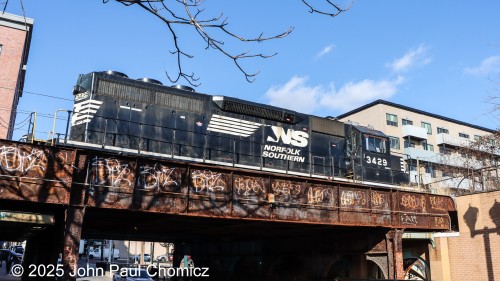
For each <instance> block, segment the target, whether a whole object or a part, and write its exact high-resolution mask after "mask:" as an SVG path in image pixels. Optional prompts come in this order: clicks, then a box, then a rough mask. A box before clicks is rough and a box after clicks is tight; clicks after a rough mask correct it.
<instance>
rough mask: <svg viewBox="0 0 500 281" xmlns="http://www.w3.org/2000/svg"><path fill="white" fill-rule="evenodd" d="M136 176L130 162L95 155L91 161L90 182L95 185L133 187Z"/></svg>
mask: <svg viewBox="0 0 500 281" xmlns="http://www.w3.org/2000/svg"><path fill="white" fill-rule="evenodd" d="M134 178H135V174H134V172H133V169H132V168H131V167H130V164H129V163H126V162H124V161H120V160H119V159H116V158H102V157H95V158H93V159H92V161H91V175H90V183H91V184H93V185H98V186H110V187H123V188H132V187H133V184H134Z"/></svg>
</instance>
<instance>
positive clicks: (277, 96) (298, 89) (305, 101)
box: [266, 76, 324, 113]
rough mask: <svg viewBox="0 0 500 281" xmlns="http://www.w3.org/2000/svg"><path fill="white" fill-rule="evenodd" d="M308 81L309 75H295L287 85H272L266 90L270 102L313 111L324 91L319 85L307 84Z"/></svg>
mask: <svg viewBox="0 0 500 281" xmlns="http://www.w3.org/2000/svg"><path fill="white" fill-rule="evenodd" d="M306 81H307V77H297V76H294V77H292V79H290V81H288V82H287V83H286V84H285V85H282V86H278V87H276V86H273V87H271V88H270V89H269V90H267V92H266V98H267V99H269V104H270V105H274V106H279V107H283V108H288V109H293V110H297V111H299V112H304V113H311V112H313V111H314V110H315V109H316V108H317V107H318V103H317V102H318V100H319V99H320V97H321V96H322V95H323V94H324V93H323V92H322V91H323V90H322V89H321V87H319V86H316V87H311V86H307V85H306V83H305V82H306Z"/></svg>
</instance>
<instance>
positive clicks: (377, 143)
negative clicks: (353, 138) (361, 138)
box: [365, 135, 386, 153]
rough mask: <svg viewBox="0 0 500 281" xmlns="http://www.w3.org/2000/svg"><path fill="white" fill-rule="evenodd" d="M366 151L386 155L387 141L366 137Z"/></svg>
mask: <svg viewBox="0 0 500 281" xmlns="http://www.w3.org/2000/svg"><path fill="white" fill-rule="evenodd" d="M365 143H366V150H367V151H371V152H376V153H386V145H385V143H386V139H384V138H380V137H375V136H368V135H365Z"/></svg>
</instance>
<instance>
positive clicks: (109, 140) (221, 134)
mask: <svg viewBox="0 0 500 281" xmlns="http://www.w3.org/2000/svg"><path fill="white" fill-rule="evenodd" d="M73 94H74V112H73V117H72V120H71V134H70V141H71V143H73V144H77V145H90V146H92V145H93V146H96V145H97V146H99V147H102V148H108V149H114V150H122V151H126V152H130V153H143V154H150V155H155V156H160V157H168V158H176V159H180V160H186V161H198V162H205V163H213V164H218V165H231V166H235V167H240V168H248V169H259V170H267V171H272V172H279V173H288V174H295V175H303V176H313V177H324V178H333V177H337V178H351V179H356V180H363V181H371V182H380V183H387V184H398V183H401V182H405V181H408V175H407V174H406V173H405V172H404V171H402V168H401V158H400V157H395V156H391V154H390V147H389V139H388V137H387V136H386V135H385V134H384V133H382V132H380V131H376V130H373V129H370V128H366V127H362V126H356V125H353V124H344V123H342V122H340V121H337V120H335V119H333V118H322V117H317V116H312V115H307V114H302V113H299V112H296V111H292V110H287V109H283V108H278V107H273V106H269V105H263V104H258V103H253V102H249V101H245V100H240V99H236V98H232V97H226V96H215V95H207V94H201V93H197V92H194V91H193V90H192V89H191V88H189V87H182V86H180V87H175V86H174V87H168V86H163V85H161V83H160V82H159V81H156V80H153V79H146V78H144V79H139V80H135V79H130V78H128V77H127V76H126V75H125V74H122V73H119V72H112V71H108V72H92V73H89V74H84V75H80V77H79V78H78V82H77V85H76V86H75V88H74V91H73Z"/></svg>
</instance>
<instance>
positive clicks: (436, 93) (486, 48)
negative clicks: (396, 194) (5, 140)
mask: <svg viewBox="0 0 500 281" xmlns="http://www.w3.org/2000/svg"><path fill="white" fill-rule="evenodd" d="M318 2H319V1H318ZM19 3H20V2H19V0H10V2H9V5H8V7H7V12H9V13H14V14H22V11H21V9H20V4H19ZM283 3H285V1H210V0H206V1H205V5H204V6H205V7H206V10H205V12H204V13H205V14H206V15H207V16H209V17H213V16H217V15H219V14H220V12H224V16H225V17H228V22H229V26H228V28H229V29H230V30H231V31H234V32H235V33H238V34H240V35H243V36H247V37H252V36H258V35H259V34H260V33H261V32H264V34H265V35H272V34H276V33H280V32H283V31H285V30H286V29H287V28H289V27H291V26H292V27H294V31H293V32H292V33H291V34H290V35H289V36H288V37H286V38H284V39H279V40H273V41H268V42H263V43H258V44H257V43H256V44H248V45H247V44H240V43H236V42H234V41H231V40H225V42H226V45H225V46H227V48H228V49H229V50H232V51H235V52H242V51H247V50H250V51H252V52H256V53H264V54H272V53H274V52H277V53H278V54H277V55H276V56H274V57H272V58H270V59H251V60H247V61H244V62H243V65H244V67H245V68H246V69H247V70H248V71H249V72H254V71H260V74H259V75H258V76H257V77H256V80H255V82H254V83H248V82H247V81H246V80H245V78H244V76H243V75H242V74H241V73H240V72H239V71H238V70H237V68H236V67H235V66H234V64H233V62H232V61H231V60H228V59H226V58H224V57H223V56H222V55H220V54H219V53H217V52H216V51H214V50H206V49H205V48H204V47H205V45H204V44H203V42H202V41H201V40H200V39H199V38H198V37H197V35H196V34H195V33H193V31H192V30H190V29H188V28H186V27H182V28H178V35H179V43H180V44H181V46H182V47H183V48H184V50H186V51H188V52H189V53H190V54H192V55H194V58H193V59H190V60H185V61H184V65H183V67H184V68H185V71H186V72H188V73H190V72H194V73H195V74H196V75H197V76H198V77H200V78H201V80H200V82H201V83H202V84H201V86H199V87H198V88H197V91H199V92H202V93H207V94H214V95H226V96H233V97H238V98H241V99H247V100H251V101H254V102H260V103H266V104H272V105H276V106H280V107H285V108H291V109H294V110H297V111H300V112H305V113H311V114H315V115H318V116H328V115H332V116H336V115H339V114H341V113H344V112H346V111H348V110H351V109H354V108H356V107H358V106H361V105H363V104H366V103H368V102H371V101H373V100H376V99H379V98H381V99H386V100H389V101H392V102H396V103H400V104H403V105H407V106H411V107H415V108H418V109H421V110H425V111H429V112H432V113H436V114H440V115H444V116H448V117H451V118H455V119H458V120H461V121H465V122H469V123H473V124H477V125H481V126H484V127H488V128H493V129H494V128H498V127H500V120H499V119H498V117H495V116H492V115H491V114H488V112H489V111H490V110H491V109H492V108H493V106H492V105H490V104H488V103H487V102H485V100H486V99H487V97H488V96H492V95H498V90H499V89H500V85H499V84H500V74H499V73H500V28H499V26H500V17H499V16H498V11H500V1H495V0H485V1H480V2H470V1H467V2H465V1H448V0H443V1H430V0H421V1H388V0H378V1H373V0H358V1H355V2H354V3H353V5H352V7H351V9H350V10H349V11H348V12H346V13H343V14H341V15H339V16H337V17H335V18H331V17H327V16H321V15H318V14H310V13H309V12H308V10H307V7H306V6H305V5H304V4H302V2H301V1H299V0H295V1H286V5H285V4H283ZM339 3H341V4H344V5H348V4H349V3H350V2H348V1H344V0H340V1H339ZM23 4H24V8H25V11H26V16H28V17H30V18H33V19H34V20H35V27H34V33H33V38H32V43H31V51H30V56H29V61H28V70H27V76H26V83H25V91H28V92H34V93H38V94H43V95H49V96H55V97H60V98H64V99H72V95H71V91H72V86H73V85H74V84H75V82H76V79H77V76H78V74H81V73H88V72H92V71H101V70H118V71H121V72H124V73H126V74H128V76H129V77H131V78H142V77H150V78H155V79H158V80H161V81H162V82H163V83H164V84H166V85H170V84H171V83H170V82H169V81H168V79H167V78H166V76H165V70H167V71H169V73H175V71H176V59H175V57H174V56H172V55H170V54H169V51H170V50H172V49H173V45H172V38H171V37H170V35H169V34H168V33H167V28H166V26H165V25H163V24H162V23H161V22H160V21H159V20H158V19H156V18H154V17H153V16H151V15H149V14H147V13H146V12H145V11H143V10H141V9H138V8H135V7H125V6H123V5H121V4H119V3H116V2H114V1H113V0H110V1H109V2H108V3H107V4H103V2H102V1H100V0H72V1H61V0H59V1H54V0H47V1H39V0H38V1H36V0H24V1H23ZM179 84H187V83H186V82H184V81H180V82H179ZM18 109H19V115H18V118H17V123H18V128H19V129H18V130H17V131H16V132H15V138H16V137H19V136H21V135H22V134H24V133H25V132H26V129H27V127H26V125H25V123H23V120H25V118H26V117H27V115H26V114H25V112H31V111H37V112H39V113H40V114H41V115H42V116H41V117H40V118H39V124H40V126H39V128H38V129H37V131H40V132H42V133H39V134H38V135H37V137H40V138H43V137H44V133H43V132H48V131H50V130H51V127H52V119H51V118H50V115H53V114H54V112H55V111H56V110H57V109H72V102H71V101H68V100H63V99H55V98H51V97H46V96H41V95H34V94H29V93H25V94H24V95H23V97H22V98H21V101H20V103H19V108H18ZM44 116H46V117H44ZM62 123H64V122H62V121H58V126H57V127H58V129H57V130H58V131H63V130H64V124H62Z"/></svg>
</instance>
